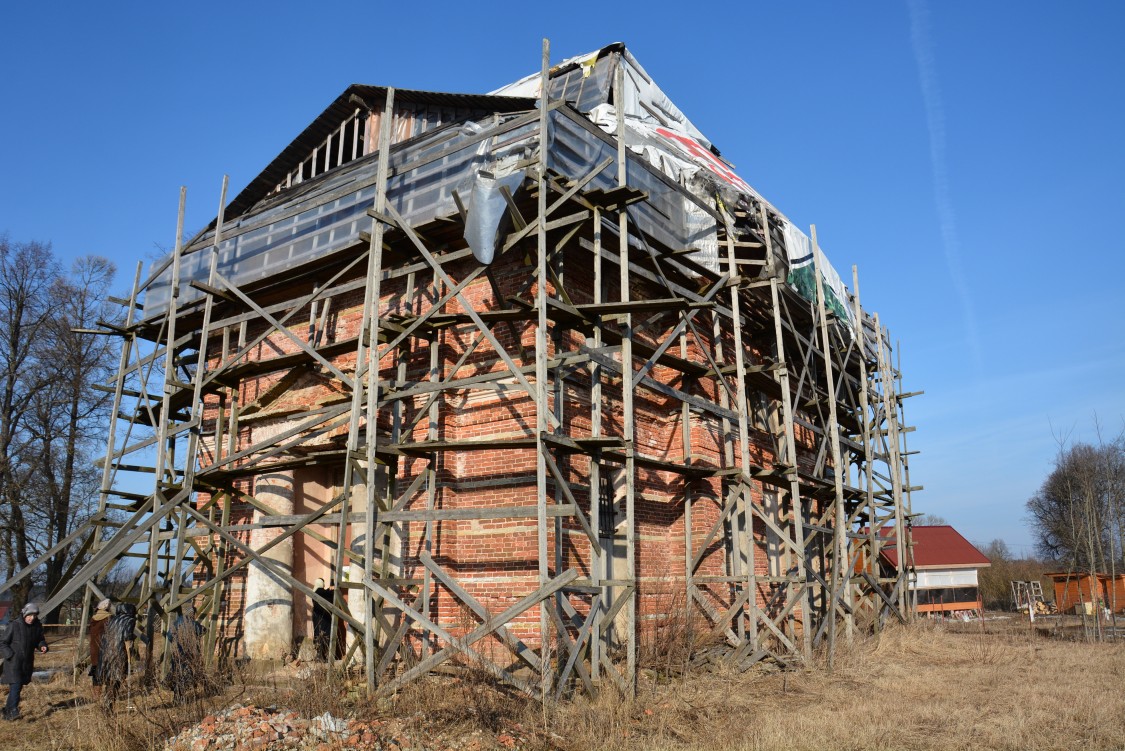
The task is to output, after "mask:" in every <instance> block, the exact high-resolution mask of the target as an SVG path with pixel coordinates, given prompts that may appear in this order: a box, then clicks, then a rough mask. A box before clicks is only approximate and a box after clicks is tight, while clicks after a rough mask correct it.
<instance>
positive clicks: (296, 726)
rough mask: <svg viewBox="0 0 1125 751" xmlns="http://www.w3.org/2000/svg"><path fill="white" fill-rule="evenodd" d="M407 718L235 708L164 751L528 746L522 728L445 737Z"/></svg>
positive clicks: (450, 750)
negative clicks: (338, 715) (354, 716)
mask: <svg viewBox="0 0 1125 751" xmlns="http://www.w3.org/2000/svg"><path fill="white" fill-rule="evenodd" d="M410 720H411V718H405V719H401V718H394V719H391V720H378V719H372V720H360V719H347V718H343V717H334V716H333V715H332V714H330V713H328V712H325V713H324V714H322V715H319V716H317V717H313V718H311V719H309V718H305V717H301V716H299V715H298V714H297V713H296V712H292V711H288V710H285V709H278V708H276V707H258V706H254V705H249V706H243V705H235V706H233V707H231V708H230V709H227V710H225V711H223V712H220V713H218V714H215V715H209V716H207V717H204V718H203V720H202V721H200V722H199V723H198V724H197V725H193V726H192V727H190V728H187V729H186V730H184V731H182V732H181V733H179V734H178V735H175V736H173V737H172V738H169V739H168V740H167V741H166V742H165V744H164V751H236V750H237V751H242V750H243V749H256V750H258V751H282V750H284V751H293V750H294V749H310V750H313V751H327V749H350V748H361V749H374V750H375V751H400V750H404V749H413V750H414V751H438V749H441V751H482V750H483V749H491V748H520V747H523V746H526V745H527V742H528V738H527V735H526V733H524V732H523V730H524V729H523V727H522V726H519V725H518V724H515V723H513V724H512V727H510V728H504V729H503V730H501V731H500V732H498V733H495V734H492V733H486V732H484V731H481V730H476V731H473V732H470V733H458V734H456V735H453V734H450V736H448V737H447V736H445V735H443V734H441V733H438V732H430V731H427V730H425V729H424V728H421V727H416V726H412V724H411V721H410ZM419 724H420V723H413V725H419Z"/></svg>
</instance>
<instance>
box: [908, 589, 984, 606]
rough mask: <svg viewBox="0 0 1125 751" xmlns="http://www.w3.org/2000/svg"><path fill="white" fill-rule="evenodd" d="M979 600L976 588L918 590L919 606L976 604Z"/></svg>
mask: <svg viewBox="0 0 1125 751" xmlns="http://www.w3.org/2000/svg"><path fill="white" fill-rule="evenodd" d="M979 598H980V595H979V594H978V590H977V588H976V587H943V588H942V589H919V590H918V604H919V605H945V604H952V603H961V602H976V601H977V600H978V599H979Z"/></svg>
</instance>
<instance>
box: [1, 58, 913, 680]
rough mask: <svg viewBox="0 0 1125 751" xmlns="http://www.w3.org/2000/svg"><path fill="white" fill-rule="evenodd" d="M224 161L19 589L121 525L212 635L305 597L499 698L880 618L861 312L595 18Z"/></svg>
mask: <svg viewBox="0 0 1125 751" xmlns="http://www.w3.org/2000/svg"><path fill="white" fill-rule="evenodd" d="M225 192H226V190H225V183H224V190H223V193H224V196H223V199H222V200H221V201H220V210H219V215H218V217H217V218H216V220H215V221H214V222H213V223H212V224H211V226H209V227H208V228H206V229H205V230H204V231H202V232H201V233H200V234H198V235H197V236H196V237H195V238H193V239H191V240H189V241H186V242H185V241H183V239H182V231H178V232H177V235H178V236H177V242H176V249H175V251H174V252H173V253H172V254H171V256H170V257H168V258H167V259H165V260H164V261H162V262H160V263H158V264H156V265H155V266H154V268H152V269H150V270H149V272H148V274H147V275H145V276H142V270H141V268H140V267H139V266H138V270H137V277H136V281H135V283H134V286H133V293H132V299H130V300H129V301H128V305H127V307H126V316H125V320H124V322H123V323H119V324H118V325H113V326H110V325H108V324H107V330H112V332H113V333H114V334H115V335H119V336H120V337H121V338H122V341H123V348H122V354H121V365H120V370H119V372H118V374H117V376H116V378H115V379H114V380H113V381H112V382H110V383H108V384H107V388H110V389H113V391H114V395H115V408H114V416H115V420H114V424H113V425H111V426H110V430H109V440H108V446H109V450H108V452H107V457H106V459H105V460H104V461H103V463H102V469H103V486H102V487H103V492H102V506H101V510H100V511H99V514H98V515H97V516H96V517H95V518H94V519H93V520H92V521H91V522H90V523H89V524H88V525H86V526H84V527H83V528H81V529H79V530H78V531H76V532H75V533H74V535H73V536H72V537H71V538H69V541H74V540H78V539H79V538H83V537H84V539H85V544H86V545H87V550H88V551H89V556H87V557H86V558H85V559H84V560H85V562H84V563H80V564H76V566H75V570H74V572H73V573H74V575H73V576H72V577H70V578H69V579H68V580H67V582H66V583H65V584H64V585H63V587H62V588H60V590H59V591H58V592H56V593H53V595H52V597H51V599H50V602H49V603H48V607H54V606H57V604H58V603H60V602H62V601H63V599H65V598H66V597H69V596H71V595H72V594H77V593H79V592H82V591H84V592H85V597H86V598H87V602H88V601H89V599H90V598H94V597H99V596H100V594H101V590H100V589H99V582H100V581H101V577H102V576H104V575H105V572H107V571H108V569H109V568H110V567H111V566H112V565H113V564H114V563H115V562H117V561H119V560H120V559H122V558H130V559H134V560H135V561H136V562H137V565H138V566H139V569H138V575H137V578H136V582H135V584H134V585H133V587H132V588H131V589H130V591H129V592H128V593H127V594H126V598H128V599H130V600H133V601H136V602H138V604H139V605H141V606H142V607H143V606H145V605H151V604H155V605H158V606H159V607H160V608H161V609H162V611H163V612H168V613H171V612H174V611H175V610H176V609H177V608H180V607H181V606H183V605H184V604H185V603H188V602H190V603H192V604H194V606H195V608H196V612H197V613H198V617H199V618H200V620H201V621H202V623H203V624H204V625H205V626H206V627H207V637H206V639H207V648H208V654H209V655H211V656H220V657H222V656H227V657H230V656H249V657H254V658H280V657H282V656H283V655H284V654H286V653H290V652H293V651H295V650H297V649H299V647H300V643H301V642H302V641H303V640H304V639H307V638H308V637H309V636H311V626H310V615H311V609H312V606H313V604H314V602H318V603H319V604H320V606H321V607H323V608H327V609H328V610H329V611H330V612H331V614H332V619H333V624H334V626H333V628H332V629H331V633H332V640H333V642H334V645H333V648H332V649H330V650H329V653H330V654H332V655H333V656H335V655H337V654H341V655H343V658H342V659H344V660H346V661H347V664H349V665H351V666H353V667H356V668H357V669H360V670H362V671H363V672H364V674H365V675H366V677H367V680H368V682H369V685H370V686H371V687H372V688H373V689H383V690H390V689H393V687H395V686H398V685H400V684H401V683H402V682H404V681H407V680H410V679H412V678H413V677H415V676H418V675H422V674H425V673H427V672H428V671H431V670H433V669H434V668H436V667H438V666H439V665H442V664H444V663H447V662H449V661H450V660H452V661H454V662H456V661H463V660H466V659H469V660H472V661H474V663H475V664H479V665H483V666H485V667H486V668H487V669H488V670H489V671H490V672H492V673H493V674H494V675H495V676H497V677H498V678H499V679H501V680H504V681H507V682H509V683H511V684H514V685H516V686H519V687H520V688H522V689H524V690H526V691H527V692H529V693H530V694H532V695H540V694H541V693H542V692H548V691H549V692H556V691H564V690H570V689H571V688H574V687H579V688H584V689H585V690H587V691H590V692H593V691H595V690H596V687H597V686H598V685H599V684H601V683H604V682H607V681H609V682H613V683H616V684H618V685H620V686H622V687H626V688H627V687H628V686H629V685H630V684H631V683H632V681H633V680H634V677H635V673H636V669H637V664H638V659H641V660H643V659H644V656H645V653H646V650H649V651H652V650H654V649H655V650H660V649H666V648H667V645H663V644H662V641H661V640H667V639H673V638H674V639H676V640H677V642H678V643H679V645H680V646H684V647H686V648H688V651H691V652H692V653H693V654H694V655H695V659H698V660H706V659H725V660H731V661H733V662H734V664H737V665H740V666H748V665H750V664H752V663H754V662H756V661H757V660H760V659H771V660H776V661H778V662H781V663H785V664H788V663H793V662H799V661H801V660H803V659H806V658H807V657H808V656H809V655H810V653H811V650H812V649H813V648H814V647H816V646H817V645H818V644H820V643H822V642H823V643H825V644H826V645H827V647H828V649H829V650H830V651H831V650H832V649H833V648H834V645H835V641H836V639H837V638H848V637H849V636H850V635H851V634H852V633H853V632H854V631H855V630H856V629H861V628H869V627H871V626H872V625H875V626H876V627H877V625H878V624H879V623H880V622H882V621H883V620H884V619H885V618H887V617H901V616H902V615H903V614H905V612H906V609H905V608H904V604H905V595H906V585H905V582H906V579H907V576H908V572H907V571H906V569H905V568H903V567H900V568H899V570H897V571H895V572H892V575H891V576H888V575H887V574H886V572H880V571H879V569H878V565H877V561H878V560H879V557H880V556H879V547H880V545H885V544H888V543H887V542H886V540H885V539H883V538H877V537H876V536H875V535H874V534H873V533H872V532H871V530H875V529H882V528H884V527H887V526H890V527H892V528H894V529H895V530H897V531H898V534H896V535H894V542H893V543H889V544H894V545H899V546H906V545H908V544H909V539H908V535H907V534H906V531H907V530H906V526H907V519H908V517H909V493H910V490H911V487H910V481H909V471H908V467H907V461H906V457H907V454H908V453H909V452H907V451H906V447H905V434H906V432H907V429H906V428H904V427H903V397H904V396H905V394H902V393H901V389H900V388H899V383H900V382H901V376H900V372H899V367H898V365H897V363H896V362H895V361H894V357H893V356H892V351H891V347H890V345H889V342H890V339H889V335H888V334H887V333H886V331H885V330H884V329H883V328H882V326H881V324H880V322H879V319H878V316H872V315H870V314H869V313H868V312H866V311H865V310H864V309H863V308H862V307H861V305H860V301H859V294H858V278H857V277H856V275H855V271H854V269H853V272H852V286H851V289H850V290H849V289H848V288H847V287H845V285H844V283H843V282H842V281H841V279H840V277H839V276H838V274H837V273H836V272H835V271H834V270H833V269H832V267H831V265H830V264H829V263H828V261H827V259H826V258H825V256H824V255H823V254H822V253H821V251H820V249H819V248H818V246H817V242H816V233H815V229H814V230H813V231H812V232H811V233H810V235H811V237H810V236H809V235H806V234H805V233H804V232H802V231H801V230H799V229H798V228H796V227H794V226H793V225H792V224H791V223H790V222H789V220H788V219H786V217H785V216H784V215H783V214H781V213H780V212H779V211H778V210H777V209H775V208H774V207H773V206H771V205H770V204H769V203H768V202H767V201H765V200H764V199H763V198H762V197H761V196H759V195H758V194H757V193H756V192H755V191H754V190H753V189H752V188H751V187H750V186H749V185H748V184H747V183H745V182H744V181H743V180H742V179H741V178H740V177H739V176H738V175H737V174H736V173H735V172H734V170H733V168H732V167H731V165H729V164H728V163H727V162H725V161H724V160H723V159H722V157H721V155H720V153H719V151H718V149H716V148H715V147H714V146H713V145H712V144H711V143H710V142H709V141H708V140H707V139H706V137H705V136H704V135H703V134H702V133H701V132H700V131H699V130H697V129H696V128H695V126H694V125H693V124H692V123H691V122H690V121H689V120H688V119H687V117H685V116H684V115H683V113H681V112H680V111H679V110H678V109H677V108H676V107H675V106H674V105H673V104H672V102H671V101H669V99H668V98H667V97H666V96H665V95H664V94H663V92H662V91H661V90H660V89H659V88H658V87H657V85H656V84H655V83H654V82H653V81H652V79H651V78H650V77H649V76H648V75H647V74H646V73H645V71H644V70H643V68H641V66H640V65H639V64H638V62H637V61H636V60H635V59H634V58H633V56H632V55H631V54H630V53H629V52H628V51H627V50H626V49H625V48H624V47H623V46H622V45H611V46H609V47H605V48H603V49H601V50H599V51H597V52H595V53H592V54H590V55H585V56H582V57H579V58H573V59H571V60H568V61H566V62H564V63H562V64H559V65H557V66H555V67H553V68H551V67H549V66H548V55H547V53H546V47H545V51H544V56H543V65H542V70H541V71H540V73H538V74H535V75H532V76H529V77H527V78H526V79H523V80H521V81H518V82H516V83H515V84H512V85H510V86H507V87H504V88H503V89H500V90H498V91H496V92H493V93H491V94H488V95H466V94H443V93H433V92H421V91H406V90H396V89H391V88H382V87H375V86H362V85H354V86H351V87H349V88H348V89H347V90H346V91H344V92H343V93H342V94H341V95H340V96H339V97H337V98H336V100H335V101H333V102H332V104H331V105H329V106H328V108H327V109H325V110H324V111H323V112H322V113H321V114H320V115H319V116H318V117H317V118H316V119H315V120H314V121H313V122H312V123H311V124H310V125H309V126H308V127H307V128H306V129H305V130H304V131H303V132H302V133H301V134H300V135H299V136H297V138H296V139H295V140H294V141H293V142H292V143H291V144H290V145H289V146H288V147H286V148H285V149H284V150H283V151H282V152H281V154H280V155H279V156H278V157H277V158H276V159H275V160H274V161H273V162H272V163H271V164H270V165H269V166H267V167H266V168H265V170H263V171H262V173H261V174H260V175H259V176H258V177H256V178H255V179H254V180H253V181H251V182H250V184H249V185H248V186H247V187H246V188H245V189H244V190H243V191H242V192H241V193H239V194H238V195H237V196H236V197H235V198H234V199H233V200H230V201H229V202H227V201H226V196H225ZM182 216H183V197H182V196H181V227H182ZM146 477H147V478H148V480H147V482H148V485H147V486H145V487H146V488H150V490H146V491H144V492H135V489H136V488H137V487H139V486H140V483H141V482H143V481H144V479H143V478H146ZM138 478H140V479H138ZM126 489H128V490H126ZM900 552H901V551H900ZM908 558H909V556H906V555H898V557H897V560H900V561H905V560H907V559H908ZM317 579H323V580H324V581H325V582H328V583H329V586H328V590H321V591H320V594H319V595H318V594H315V593H314V588H315V585H314V582H315V581H316V580H317ZM9 584H10V583H9ZM326 591H327V592H328V594H327V595H326V596H325V592H326ZM335 624H341V628H336V627H335ZM337 641H338V642H339V644H338V645H337V644H335V642H337ZM337 647H338V649H337ZM638 655H639V656H638Z"/></svg>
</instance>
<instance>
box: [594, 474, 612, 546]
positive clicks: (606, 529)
mask: <svg viewBox="0 0 1125 751" xmlns="http://www.w3.org/2000/svg"><path fill="white" fill-rule="evenodd" d="M598 484H599V486H600V487H599V488H598V534H599V535H601V536H602V537H613V533H614V530H615V529H616V527H617V525H616V524H615V522H616V521H617V520H616V519H614V515H615V512H616V509H615V506H614V504H613V476H612V473H611V472H609V471H606V470H602V472H601V474H599V475H598Z"/></svg>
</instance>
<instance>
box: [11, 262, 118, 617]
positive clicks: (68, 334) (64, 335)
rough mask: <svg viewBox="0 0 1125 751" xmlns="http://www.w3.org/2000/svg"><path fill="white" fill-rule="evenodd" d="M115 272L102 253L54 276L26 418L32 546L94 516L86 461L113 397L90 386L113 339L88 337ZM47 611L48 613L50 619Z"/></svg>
mask: <svg viewBox="0 0 1125 751" xmlns="http://www.w3.org/2000/svg"><path fill="white" fill-rule="evenodd" d="M114 273H115V269H114V266H113V264H112V263H110V262H109V261H108V260H106V259H105V258H100V257H96V256H88V257H84V258H80V259H78V260H77V261H75V262H74V265H73V267H72V269H71V273H70V274H69V275H68V276H66V277H63V278H60V279H58V280H57V281H56V283H55V286H54V289H53V290H52V294H53V295H54V296H55V297H56V298H57V302H56V304H55V305H54V306H53V307H54V310H55V314H54V316H53V317H52V319H51V321H50V324H49V325H48V326H47V327H46V330H45V331H44V345H45V346H46V347H47V348H48V351H49V352H50V357H49V358H44V361H43V363H42V365H41V367H42V369H43V372H44V373H45V374H46V376H47V381H48V382H47V385H46V386H45V387H44V388H42V389H40V390H39V391H37V392H36V394H35V395H34V397H33V399H32V404H31V409H30V411H29V415H28V433H29V436H30V442H31V446H30V451H31V453H33V455H34V468H35V473H34V478H35V487H34V491H33V492H32V491H30V489H29V493H28V495H29V496H31V495H34V496H35V497H37V498H38V499H39V502H38V503H37V504H36V505H35V509H36V510H35V514H34V515H35V516H36V517H37V518H38V521H39V523H40V529H39V530H38V534H34V535H32V539H33V540H34V543H35V544H37V545H39V546H42V548H43V549H44V550H46V549H49V548H50V547H52V546H54V545H55V544H57V543H58V542H59V541H61V540H63V539H64V538H65V537H66V536H67V535H68V534H70V532H71V531H72V530H73V529H74V528H76V527H77V526H78V525H79V524H81V523H82V522H84V521H85V520H86V519H87V518H89V516H90V515H91V514H92V513H93V511H94V509H95V501H96V497H97V490H98V482H99V480H100V475H99V473H98V471H97V469H96V468H95V467H94V466H93V464H92V463H91V461H90V460H91V458H92V456H91V453H92V452H93V451H97V450H98V449H99V448H100V447H101V446H100V442H101V440H102V436H103V435H104V432H103V430H102V428H103V426H104V425H105V420H106V417H107V415H106V411H107V409H108V407H109V404H110V401H111V400H110V395H109V394H108V393H106V392H105V391H99V390H97V389H95V388H94V385H95V384H97V383H98V382H100V381H104V380H106V379H107V378H108V376H109V375H110V371H111V369H112V366H113V345H114V342H113V341H111V340H110V338H109V337H106V336H92V335H90V334H85V333H80V332H79V331H76V329H77V330H81V329H86V330H89V329H91V328H93V327H95V326H96V323H97V321H99V320H105V319H108V318H109V317H110V315H111V311H109V310H107V309H106V301H105V300H106V295H107V293H108V291H109V285H110V284H111V283H112V281H113V276H114ZM75 548H76V546H70V547H68V548H65V549H63V550H61V551H59V553H57V554H56V555H54V556H53V557H52V558H50V559H49V560H48V561H47V565H46V577H45V584H46V589H47V591H48V592H52V591H54V590H55V588H56V587H57V586H58V584H59V583H60V582H61V579H62V577H63V574H64V571H65V569H66V567H67V565H68V564H69V563H70V562H71V561H72V559H73V557H74V555H75V553H76V552H77V550H76V549H75ZM51 615H52V614H49V617H50V616H51Z"/></svg>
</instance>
